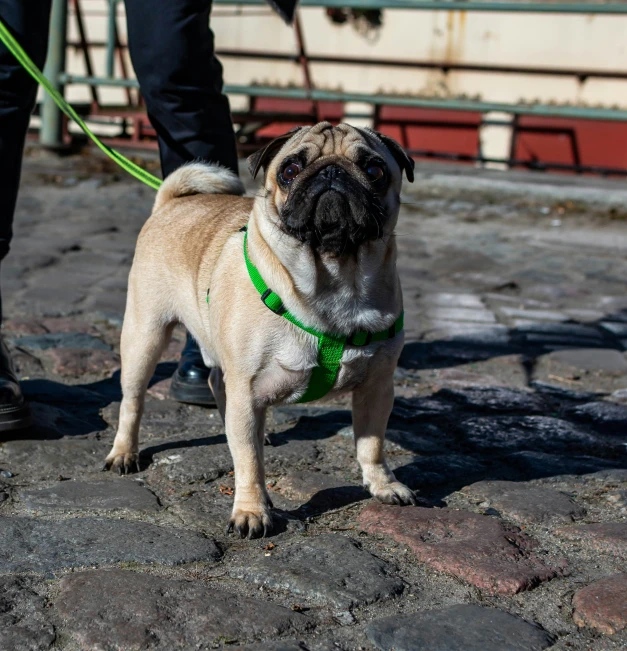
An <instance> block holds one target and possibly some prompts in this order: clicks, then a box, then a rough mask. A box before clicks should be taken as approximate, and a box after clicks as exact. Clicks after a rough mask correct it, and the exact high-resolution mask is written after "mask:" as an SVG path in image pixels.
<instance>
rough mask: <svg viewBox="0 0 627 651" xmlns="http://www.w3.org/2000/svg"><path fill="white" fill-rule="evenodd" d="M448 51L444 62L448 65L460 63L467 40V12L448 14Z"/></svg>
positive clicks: (450, 12)
mask: <svg viewBox="0 0 627 651" xmlns="http://www.w3.org/2000/svg"><path fill="white" fill-rule="evenodd" d="M446 13H447V15H446V49H445V52H444V60H445V61H446V62H447V63H455V62H457V61H459V60H460V59H461V58H462V56H463V52H464V45H465V43H464V42H465V40H466V17H467V12H466V11H447V12H446Z"/></svg>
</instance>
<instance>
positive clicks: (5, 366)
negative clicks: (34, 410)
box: [0, 337, 31, 432]
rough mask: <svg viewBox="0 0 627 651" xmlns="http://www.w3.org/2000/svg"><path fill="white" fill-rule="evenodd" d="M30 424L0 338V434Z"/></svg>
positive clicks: (22, 398)
mask: <svg viewBox="0 0 627 651" xmlns="http://www.w3.org/2000/svg"><path fill="white" fill-rule="evenodd" d="M30 424H31V419H30V412H29V410H28V406H27V405H26V402H25V401H24V396H22V390H21V389H20V384H19V382H18V381H17V377H16V376H15V370H14V368H13V362H12V361H11V355H10V354H9V349H8V348H7V345H6V344H5V343H4V339H2V337H0V432H6V431H8V430H12V429H22V428H23V427H28V426H29V425H30Z"/></svg>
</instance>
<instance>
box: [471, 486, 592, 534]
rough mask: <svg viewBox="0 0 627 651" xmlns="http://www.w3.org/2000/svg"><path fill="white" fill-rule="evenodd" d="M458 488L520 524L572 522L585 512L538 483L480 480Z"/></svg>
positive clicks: (554, 491)
mask: <svg viewBox="0 0 627 651" xmlns="http://www.w3.org/2000/svg"><path fill="white" fill-rule="evenodd" d="M462 490H463V492H464V493H466V494H467V495H469V496H471V497H472V498H474V499H476V500H477V501H479V502H485V503H486V504H485V506H486V507H490V508H494V509H496V510H497V511H500V512H501V513H502V514H503V515H504V516H505V517H506V518H508V519H509V520H513V521H514V522H517V523H520V524H526V523H530V522H531V523H534V524H549V523H551V522H573V521H575V520H580V519H581V518H583V517H584V515H585V514H586V510H585V509H584V508H583V507H582V506H580V505H579V504H576V503H575V502H574V501H573V500H572V499H571V498H570V497H569V496H568V495H566V494H565V493H561V492H560V491H556V490H553V489H550V488H543V487H540V486H530V485H528V484H519V483H516V482H512V481H480V482H477V483H476V484H472V485H471V486H466V487H464V488H463V489H462ZM482 505H483V504H482Z"/></svg>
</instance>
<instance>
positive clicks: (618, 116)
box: [61, 74, 627, 122]
mask: <svg viewBox="0 0 627 651" xmlns="http://www.w3.org/2000/svg"><path fill="white" fill-rule="evenodd" d="M61 78H62V79H63V81H64V82H65V83H68V84H88V85H90V86H111V87H117V88H120V87H122V88H136V87H137V86H138V83H137V80H136V79H106V78H103V77H81V76H78V75H67V74H65V75H62V76H61ZM224 92H225V93H227V94H228V95H247V96H250V97H254V96H258V97H277V98H281V99H309V100H317V101H321V102H325V101H328V102H359V103H364V104H375V105H381V106H383V105H385V106H404V107H408V108H427V109H441V110H450V111H474V112H478V113H487V112H489V111H497V112H499V113H512V114H513V115H542V116H544V117H560V118H576V119H581V120H610V121H612V122H626V121H627V110H625V109H620V108H615V109H614V108H600V107H599V108H597V107H593V106H567V105H562V106H560V105H551V104H505V103H501V102H484V101H481V100H471V99H459V98H455V97H452V98H450V99H449V98H446V99H445V98H435V97H408V96H403V95H374V94H373V95H370V94H366V93H352V92H342V91H332V90H320V89H316V88H314V89H312V90H307V89H305V88H278V87H275V86H236V85H229V84H227V85H225V86H224Z"/></svg>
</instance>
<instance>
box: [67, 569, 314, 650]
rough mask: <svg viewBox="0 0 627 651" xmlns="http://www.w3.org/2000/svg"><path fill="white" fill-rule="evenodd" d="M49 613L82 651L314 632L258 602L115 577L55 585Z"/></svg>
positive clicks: (187, 584)
mask: <svg viewBox="0 0 627 651" xmlns="http://www.w3.org/2000/svg"><path fill="white" fill-rule="evenodd" d="M55 607H56V608H57V609H58V611H59V613H60V615H61V617H62V618H63V620H64V623H65V626H66V627H67V632H68V634H69V635H70V636H71V637H73V638H74V639H75V640H76V641H77V642H78V643H79V644H80V645H81V648H82V649H99V648H102V642H103V640H106V641H107V642H106V643H107V646H110V647H112V648H119V649H136V648H152V649H190V648H198V647H200V648H203V647H205V648H207V647H209V648H211V646H217V645H219V644H220V643H222V644H224V643H229V644H233V643H234V642H240V641H241V642H246V641H249V640H251V639H252V640H254V639H255V638H259V637H269V636H272V635H284V634H286V633H287V634H289V633H292V634H293V633H299V632H302V631H306V630H307V629H310V628H313V626H314V622H313V621H312V620H311V619H310V618H309V617H307V616H306V615H302V614H300V613H296V612H293V611H290V610H288V609H287V608H282V607H281V606H275V605H273V604H271V603H268V602H264V601H260V600H258V599H250V598H246V597H241V596H238V595H236V594H233V593H229V592H225V591H223V590H215V589H212V588H210V587H208V586H204V585H203V584H202V583H198V582H191V581H175V580H169V579H163V578H160V577H156V576H151V575H149V574H139V573H132V572H127V571H123V570H101V571H96V572H81V573H79V574H74V575H71V576H68V577H66V578H64V579H62V580H61V582H60V592H59V595H58V597H57V598H56V600H55ZM234 613H237V615H236V616H235V617H234V616H233V614H234Z"/></svg>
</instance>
